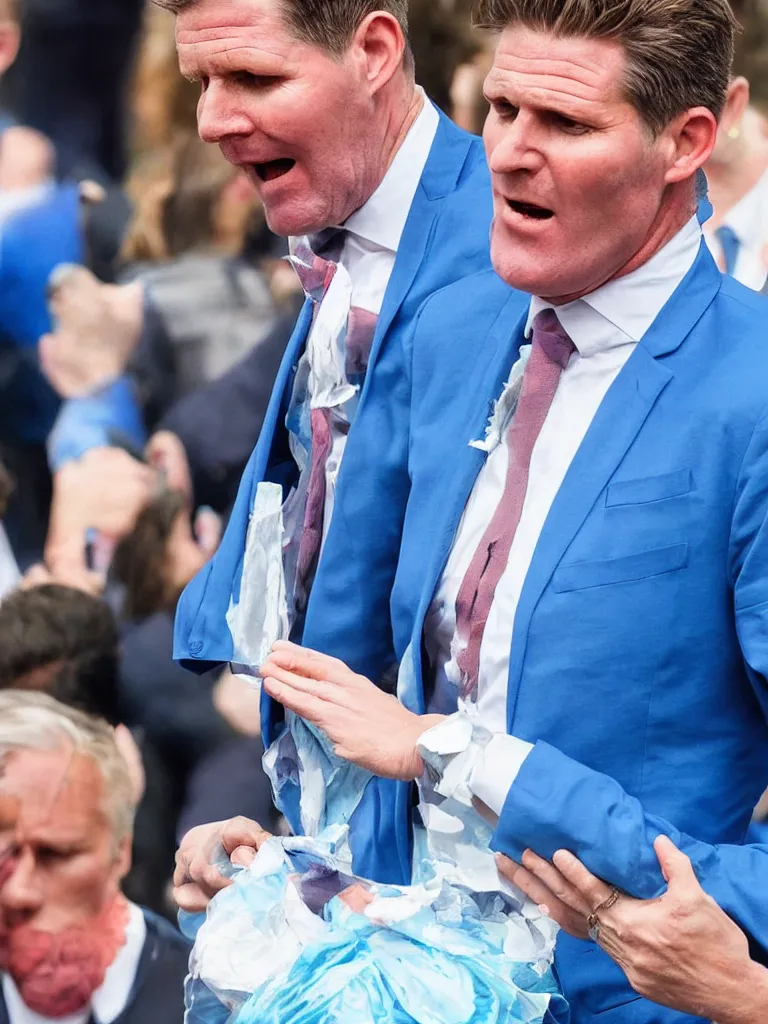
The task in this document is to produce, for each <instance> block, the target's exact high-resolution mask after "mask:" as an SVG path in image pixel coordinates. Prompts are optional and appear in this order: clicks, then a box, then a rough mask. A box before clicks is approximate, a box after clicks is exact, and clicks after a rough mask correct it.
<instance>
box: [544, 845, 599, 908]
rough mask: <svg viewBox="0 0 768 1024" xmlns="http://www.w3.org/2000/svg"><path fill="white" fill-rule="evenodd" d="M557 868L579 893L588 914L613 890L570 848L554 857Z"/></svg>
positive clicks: (573, 889)
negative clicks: (589, 869)
mask: <svg viewBox="0 0 768 1024" xmlns="http://www.w3.org/2000/svg"><path fill="white" fill-rule="evenodd" d="M553 862H554V865H555V868H556V870H557V871H558V872H559V873H560V875H561V876H562V878H563V879H564V881H565V883H566V884H567V885H569V886H570V887H571V889H572V891H573V892H575V893H577V894H578V897H579V899H580V900H581V902H582V905H584V906H586V907H587V915H589V914H591V913H592V911H593V910H596V909H597V907H599V906H600V904H601V903H605V901H606V900H607V899H608V897H609V896H610V895H611V892H612V891H613V890H612V889H611V887H610V886H609V885H606V884H605V882H603V881H601V879H599V878H596V877H595V876H594V875H593V874H592V873H591V872H590V871H588V870H587V868H585V867H584V865H583V864H582V863H581V861H580V860H579V859H578V858H577V857H574V855H573V854H572V853H570V852H569V851H568V850H558V852H557V853H556V854H555V856H554V858H553Z"/></svg>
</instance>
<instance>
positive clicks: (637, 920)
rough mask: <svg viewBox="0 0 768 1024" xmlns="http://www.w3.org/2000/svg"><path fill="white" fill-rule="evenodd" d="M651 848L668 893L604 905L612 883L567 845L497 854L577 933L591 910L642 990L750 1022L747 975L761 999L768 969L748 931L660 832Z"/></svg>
mask: <svg viewBox="0 0 768 1024" xmlns="http://www.w3.org/2000/svg"><path fill="white" fill-rule="evenodd" d="M655 850H656V855H657V856H658V858H659V864H660V865H661V870H662V873H663V875H664V877H665V879H666V880H667V883H668V889H667V892H666V893H665V894H664V895H663V896H661V897H660V898H659V899H656V900H647V901H645V900H636V899H633V898H632V897H629V896H625V895H623V894H622V895H621V896H620V898H619V899H618V901H617V902H616V903H614V905H613V906H611V907H610V908H608V909H602V910H601V909H600V908H601V907H602V906H603V905H604V904H605V903H606V901H607V900H609V899H610V898H611V896H612V894H613V893H614V892H615V890H614V889H612V888H611V886H609V885H606V883H605V882H602V881H601V880H600V879H599V878H596V877H595V876H594V875H593V874H591V872H589V871H588V870H587V868H585V867H584V865H583V864H582V863H581V862H580V861H579V860H577V858H576V857H574V856H573V854H571V853H568V852H567V851H565V850H561V851H559V852H558V853H556V854H555V856H554V858H553V863H552V864H550V863H549V862H547V861H545V860H543V859H542V858H540V857H538V856H537V855H536V854H534V853H532V851H530V850H529V851H527V852H526V854H525V855H524V857H523V866H522V869H521V868H520V866H516V865H513V862H511V861H508V860H507V859H506V858H500V871H501V872H502V873H503V874H504V875H505V877H507V878H509V880H510V881H513V882H514V884H516V885H518V886H519V887H520V888H521V889H523V891H524V892H526V894H527V895H528V896H529V897H530V898H531V899H533V900H535V901H536V902H537V903H539V904H540V905H542V906H544V907H545V908H546V911H547V912H548V913H549V914H550V915H551V916H552V917H553V918H554V919H555V920H556V921H557V922H558V923H559V924H560V925H561V926H562V927H563V928H564V929H565V930H566V931H567V932H569V934H571V935H575V936H576V937H577V938H585V937H586V936H587V931H588V929H587V918H588V917H589V915H590V914H592V913H594V912H596V916H597V918H598V920H599V922H600V926H599V935H598V942H599V944H600V946H601V947H602V948H603V949H604V950H605V951H606V952H607V953H608V954H609V956H611V957H612V958H613V959H614V960H615V961H616V963H618V964H619V966H620V967H621V968H622V969H623V970H624V972H625V974H626V975H627V978H628V979H629V982H630V984H631V985H632V988H633V989H634V990H635V991H636V992H638V993H639V994H640V995H642V996H645V997H646V998H647V999H650V1000H652V1001H653V1002H655V1003H659V1004H661V1005H662V1006H668V1007H670V1008H671V1009H674V1010H679V1011H681V1012H683V1013H688V1014H692V1015H693V1016H695V1017H706V1018H707V1019H708V1020H717V1021H718V1022H719V1024H746V1022H750V1024H751V1022H752V1021H753V1020H756V1019H757V1017H756V1016H754V1012H753V1010H752V1009H751V1007H752V1006H753V1005H757V1003H754V1004H753V1002H752V1000H754V998H755V996H754V992H755V990H754V988H753V987H752V986H750V985H749V984H748V983H747V979H748V978H749V977H750V976H751V977H753V978H755V982H756V985H757V987H758V988H759V989H760V990H761V991H762V997H761V998H762V999H763V1000H764V999H765V990H766V986H768V972H767V971H765V970H764V968H760V967H758V965H757V964H754V963H753V962H752V961H751V959H750V954H749V945H748V942H747V939H746V936H745V935H744V934H743V932H742V931H741V929H740V928H739V927H738V926H737V925H736V924H734V922H733V921H732V920H731V919H730V918H729V917H728V915H727V914H725V913H724V911H723V910H721V909H720V907H719V906H718V905H717V903H716V902H715V901H714V900H713V899H712V898H711V897H710V896H709V895H707V893H705V892H704V890H703V889H702V888H701V885H700V884H699V882H698V880H697V878H696V875H695V872H694V870H693V866H692V864H691V862H690V860H689V858H688V857H686V855H685V854H684V853H681V852H680V851H679V850H678V849H677V848H676V847H675V846H674V844H673V843H672V842H671V841H670V840H669V839H668V838H667V837H666V836H660V837H659V838H658V839H657V840H656V843H655ZM763 1009H764V1005H763Z"/></svg>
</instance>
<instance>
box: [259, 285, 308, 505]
mask: <svg viewBox="0 0 768 1024" xmlns="http://www.w3.org/2000/svg"><path fill="white" fill-rule="evenodd" d="M312 311H313V304H312V302H311V300H310V299H307V300H306V301H305V303H304V305H303V306H302V307H301V311H300V313H299V317H298V319H297V321H296V326H295V327H294V329H293V334H292V335H291V340H290V341H289V342H288V347H287V348H286V350H285V355H284V356H283V361H282V363H281V364H280V369H279V371H278V374H277V379H276V380H275V386H274V388H273V389H272V397H271V398H270V400H269V406H268V407H267V414H266V416H265V418H264V425H263V427H262V428H261V436H260V437H259V445H258V448H257V451H258V452H259V455H260V458H259V462H260V463H261V464H262V465H261V466H255V467H254V469H255V472H254V474H253V477H252V479H251V489H250V505H251V506H252V505H253V499H254V496H255V494H256V488H257V487H258V485H259V482H260V481H261V480H262V479H263V476H264V473H265V472H266V469H267V465H268V464H269V455H270V452H271V451H272V448H273V446H274V443H275V439H276V438H277V437H278V435H279V433H280V432H281V431H282V430H283V429H284V427H285V414H286V412H287V406H288V403H289V402H290V399H291V393H292V390H293V379H294V373H295V369H296V364H297V363H298V361H299V359H300V358H301V355H302V352H303V351H304V346H305V345H306V342H307V336H308V334H309V328H310V327H311V325H312ZM259 470H261V472H259ZM249 511H250V509H249Z"/></svg>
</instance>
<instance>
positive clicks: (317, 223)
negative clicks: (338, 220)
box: [264, 202, 330, 238]
mask: <svg viewBox="0 0 768 1024" xmlns="http://www.w3.org/2000/svg"><path fill="white" fill-rule="evenodd" d="M264 217H265V219H266V222H267V227H268V228H269V230H270V231H271V232H272V233H273V234H275V235H279V236H280V237H281V238H301V237H303V236H304V235H314V234H315V233H316V232H318V231H323V230H324V229H325V228H327V227H328V226H329V224H330V219H329V217H330V215H329V214H325V213H324V212H321V211H318V209H317V207H316V206H315V208H313V209H312V208H309V207H308V206H303V205H301V204H299V203H296V202H292V203H290V204H289V203H277V202H273V203H267V202H265V203H264Z"/></svg>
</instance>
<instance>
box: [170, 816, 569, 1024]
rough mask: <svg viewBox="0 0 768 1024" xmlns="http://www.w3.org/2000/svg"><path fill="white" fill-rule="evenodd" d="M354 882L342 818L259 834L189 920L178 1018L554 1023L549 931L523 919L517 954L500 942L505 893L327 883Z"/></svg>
mask: <svg viewBox="0 0 768 1024" xmlns="http://www.w3.org/2000/svg"><path fill="white" fill-rule="evenodd" d="M356 884H357V883H356V880H355V879H354V878H353V877H352V875H351V872H350V860H349V854H348V849H347V847H346V829H332V830H329V831H328V833H326V835H325V836H324V837H323V838H322V839H317V840H313V839H309V838H293V839H272V840H270V841H269V842H267V843H266V844H265V845H264V846H263V847H262V849H261V851H260V852H259V854H258V856H257V858H256V860H255V861H254V863H253V865H252V866H251V867H250V868H247V869H240V870H238V872H237V874H236V875H235V882H234V885H233V886H232V887H230V888H228V889H225V890H224V891H223V892H221V893H220V894H219V895H218V896H217V897H216V899H215V900H214V901H213V902H212V903H211V906H210V908H209V911H208V916H207V919H206V921H205V923H204V924H203V926H202V927H201V928H200V930H199V932H198V935H197V942H196V945H195V950H194V952H193V955H192V961H191V975H190V979H189V981H188V984H187V1006H188V1010H187V1016H186V1018H185V1020H186V1024H330V1022H335V1021H344V1022H345V1024H373V1022H377V1024H378V1022H380V1021H387V1022H394V1024H470V1022H471V1024H497V1022H498V1024H543V1022H544V1021H547V1022H554V1024H567V1021H568V1019H569V1015H568V1007H567V1004H566V1003H565V1001H564V999H563V998H562V996H560V995H559V994H558V992H557V986H556V983H555V979H554V977H553V974H552V971H551V969H550V968H549V966H546V965H548V964H549V963H550V960H551V955H552V948H551V947H552V936H551V935H550V934H548V933H547V931H546V930H544V931H543V932H539V931H538V929H537V925H536V923H535V922H528V923H527V925H526V930H527V935H526V936H525V938H524V941H523V942H522V943H520V945H519V947H518V948H519V949H520V950H521V951H522V955H521V956H515V951H514V949H513V948H512V947H511V943H510V936H511V935H513V936H514V935H515V934H521V935H522V933H521V932H519V931H518V929H519V923H520V919H521V906H520V904H519V902H518V901H517V899H516V898H515V897H514V896H513V895H511V894H509V893H503V892H491V893H474V892H472V891H470V890H468V889H467V888H466V887H464V886H460V885H456V884H454V883H452V882H450V881H448V880H447V879H446V878H443V877H440V875H439V873H438V874H437V875H436V876H435V877H434V878H433V879H432V880H431V882H430V883H428V884H426V885H419V886H410V887H407V888H396V887H393V886H384V885H372V884H370V883H361V884H362V886H363V887H364V889H365V890H366V891H367V894H368V895H367V897H365V900H367V901H368V902H367V905H362V904H361V903H356V904H355V905H354V906H355V909H353V908H352V907H351V906H349V905H348V904H347V903H346V902H345V901H344V900H343V899H342V898H340V896H341V894H342V893H344V892H346V891H347V890H349V888H350V887H351V886H355V885H356ZM358 893H359V891H358ZM537 947H538V950H539V958H538V959H531V949H532V948H533V949H535V948H537Z"/></svg>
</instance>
